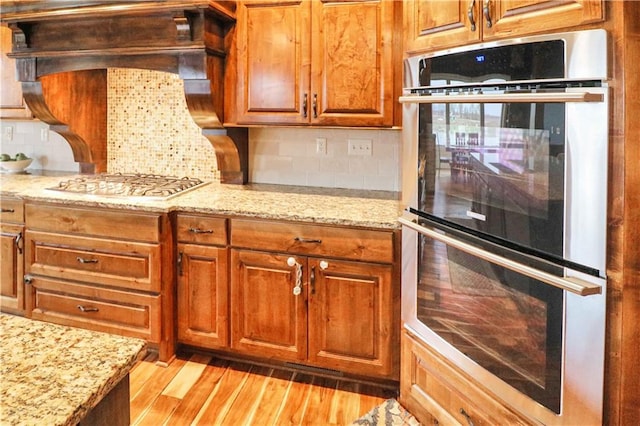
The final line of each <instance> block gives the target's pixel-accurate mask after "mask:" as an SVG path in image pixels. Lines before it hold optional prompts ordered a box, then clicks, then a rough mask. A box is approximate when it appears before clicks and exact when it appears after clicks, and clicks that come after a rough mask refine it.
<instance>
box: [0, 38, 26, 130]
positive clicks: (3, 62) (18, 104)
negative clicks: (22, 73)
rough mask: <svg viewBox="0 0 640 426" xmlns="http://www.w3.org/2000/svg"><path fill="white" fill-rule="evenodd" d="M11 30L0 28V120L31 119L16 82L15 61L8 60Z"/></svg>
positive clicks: (19, 84)
mask: <svg viewBox="0 0 640 426" xmlns="http://www.w3.org/2000/svg"><path fill="white" fill-rule="evenodd" d="M11 37H12V35H11V30H10V29H9V28H7V27H4V26H3V27H0V41H1V45H0V46H1V49H0V80H1V83H2V90H0V118H7V119H32V118H33V114H31V111H30V110H29V108H28V107H27V105H26V104H25V103H24V99H23V98H22V85H21V83H20V82H19V81H17V80H16V61H15V59H12V58H9V57H8V56H7V53H9V52H11Z"/></svg>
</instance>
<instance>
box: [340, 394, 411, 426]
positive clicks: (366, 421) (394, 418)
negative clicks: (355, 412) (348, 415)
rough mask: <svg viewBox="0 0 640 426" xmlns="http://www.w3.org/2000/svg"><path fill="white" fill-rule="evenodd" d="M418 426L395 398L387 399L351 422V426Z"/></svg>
mask: <svg viewBox="0 0 640 426" xmlns="http://www.w3.org/2000/svg"><path fill="white" fill-rule="evenodd" d="M355 425H363V426H405V425H407V426H420V423H419V422H418V420H416V418H415V417H413V416H412V415H411V413H409V412H408V411H407V410H406V409H405V408H404V407H403V406H402V405H400V404H399V403H398V401H396V400H395V399H387V400H386V401H385V402H383V403H382V404H380V405H378V406H377V407H375V408H374V409H372V410H371V411H369V412H368V413H367V414H365V415H364V416H362V417H360V418H359V419H358V420H356V421H355V422H353V423H352V426H355Z"/></svg>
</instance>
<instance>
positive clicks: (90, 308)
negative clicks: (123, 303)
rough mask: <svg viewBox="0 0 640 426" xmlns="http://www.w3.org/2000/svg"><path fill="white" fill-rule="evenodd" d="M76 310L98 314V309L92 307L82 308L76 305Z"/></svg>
mask: <svg viewBox="0 0 640 426" xmlns="http://www.w3.org/2000/svg"><path fill="white" fill-rule="evenodd" d="M78 309H80V311H82V312H98V311H99V310H100V309H98V308H94V307H93V306H89V307H84V306H82V305H78Z"/></svg>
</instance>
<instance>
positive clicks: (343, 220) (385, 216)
mask: <svg viewBox="0 0 640 426" xmlns="http://www.w3.org/2000/svg"><path fill="white" fill-rule="evenodd" d="M69 177H70V176H65V177H61V176H41V175H36V174H33V175H30V174H27V175H23V174H15V175H7V174H4V175H0V190H1V191H2V194H7V195H17V196H20V197H23V198H24V199H26V200H39V201H48V202H58V203H64V204H67V205H69V204H72V205H78V206H99V207H111V208H123V209H132V210H145V211H151V212H170V211H183V212H190V213H207V214H224V215H239V216H248V217H257V218H263V219H283V220H295V221H302V222H315V223H326V224H333V225H346V226H362V227H371V228H386V229H399V228H400V225H399V224H398V222H397V218H398V216H400V214H401V203H400V201H399V194H398V193H394V192H387V191H363V190H347V189H329V188H314V187H301V186H284V185H266V184H249V185H224V184H220V183H218V182H210V183H208V184H207V185H205V186H203V187H200V188H198V189H195V190H192V191H188V192H186V193H184V194H181V195H178V196H176V197H174V198H170V199H168V200H164V201H149V200H144V199H143V198H142V197H135V198H118V197H105V196H92V195H84V194H72V193H65V192H59V191H51V190H48V189H47V188H51V187H55V186H56V185H57V184H58V183H59V182H60V181H61V180H64V179H68V178H69Z"/></svg>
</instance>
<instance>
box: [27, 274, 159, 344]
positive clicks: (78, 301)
mask: <svg viewBox="0 0 640 426" xmlns="http://www.w3.org/2000/svg"><path fill="white" fill-rule="evenodd" d="M27 287H28V291H29V293H30V295H29V303H30V305H29V309H30V311H31V317H32V318H34V319H39V320H44V321H50V322H55V323H58V324H64V325H70V326H74V327H81V328H87V329H91V330H97V331H104V332H107V333H114V334H119V335H123V336H130V337H138V338H142V339H146V340H148V341H149V342H151V343H159V342H160V336H161V333H160V332H161V322H160V321H161V315H160V296H159V295H148V294H139V293H129V292H126V291H121V290H113V289H104V288H96V287H92V286H87V285H82V284H75V283H68V282H64V281H60V280H54V279H47V278H40V277H35V278H32V280H31V283H30V284H28V285H27ZM99 344H100V342H99V341H97V342H96V345H99Z"/></svg>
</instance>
